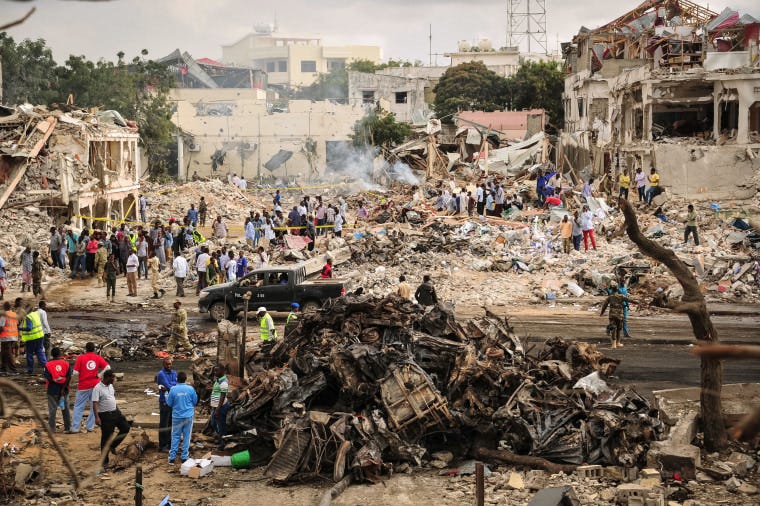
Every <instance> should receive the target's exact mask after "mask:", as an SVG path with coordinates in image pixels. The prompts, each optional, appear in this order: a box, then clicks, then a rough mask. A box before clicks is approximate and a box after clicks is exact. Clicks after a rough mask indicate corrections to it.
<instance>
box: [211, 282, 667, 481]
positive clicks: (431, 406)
mask: <svg viewBox="0 0 760 506" xmlns="http://www.w3.org/2000/svg"><path fill="white" fill-rule="evenodd" d="M617 363H618V361H616V360H615V359H611V358H609V357H605V356H604V355H602V354H601V353H599V352H598V351H597V350H596V349H595V348H594V347H593V346H592V345H585V344H583V343H572V342H566V341H564V340H562V339H559V338H557V339H553V340H550V341H548V342H547V343H546V347H545V349H543V350H542V351H541V352H540V353H539V355H538V356H536V357H532V356H529V355H528V354H526V352H525V350H524V347H523V345H522V342H521V341H520V339H519V338H518V337H517V336H516V335H515V334H514V332H513V331H512V329H511V327H510V326H509V323H508V321H507V320H506V319H504V318H499V317H497V316H496V315H493V314H487V315H486V316H484V317H482V318H477V319H474V320H471V321H469V322H466V323H465V324H460V323H459V322H457V320H456V318H455V317H454V315H453V311H452V308H451V307H447V306H445V305H438V306H437V307H435V308H433V309H431V310H429V311H427V312H425V311H424V310H423V309H422V308H420V307H419V306H418V305H415V304H412V303H411V302H409V301H408V300H405V299H401V298H398V297H396V296H389V297H385V298H376V297H372V296H368V295H355V294H352V295H347V296H345V297H341V298H339V299H334V300H331V301H329V302H328V303H327V304H326V306H325V307H323V308H322V309H320V310H318V311H316V312H313V313H306V314H304V315H303V316H302V317H301V318H300V319H299V320H298V323H297V325H296V327H295V328H294V329H291V330H290V332H289V333H288V337H287V338H286V339H281V340H279V341H278V342H277V343H276V344H275V345H274V346H273V347H271V348H270V349H268V351H262V352H257V353H254V354H252V355H250V360H249V361H248V363H247V365H246V367H247V369H248V371H249V372H250V374H249V378H248V379H247V380H246V383H245V384H244V385H243V386H242V387H241V388H240V389H238V392H237V395H235V394H231V399H232V406H231V408H230V411H229V414H228V433H229V434H233V439H232V440H234V441H235V442H243V443H244V444H246V440H247V441H248V443H247V444H249V446H250V447H253V445H254V444H258V447H257V448H259V449H260V448H267V447H268V448H270V449H271V450H270V453H268V454H265V455H264V457H265V458H266V457H267V456H269V458H270V460H269V465H268V466H267V469H266V473H265V474H266V476H268V477H270V478H272V479H273V480H276V481H280V482H291V481H294V480H303V479H309V478H314V477H322V478H326V479H332V480H335V481H338V480H340V479H341V478H342V477H343V476H344V475H345V473H348V472H350V473H352V474H353V476H354V478H356V479H358V480H364V481H376V480H377V479H379V477H380V475H381V474H382V473H383V472H385V470H386V469H387V466H388V462H391V461H405V462H410V463H413V464H416V465H419V464H420V463H421V462H422V459H423V458H424V456H425V454H426V452H427V451H428V448H429V449H430V451H434V449H437V448H434V446H433V445H435V444H439V443H436V442H435V441H436V438H438V439H440V438H441V437H443V438H444V439H445V438H449V439H450V438H452V437H453V438H455V439H458V440H461V441H464V442H465V445H466V444H469V443H467V442H469V441H471V440H473V436H474V435H475V433H477V432H486V433H490V434H491V435H496V436H497V437H499V438H500V439H501V440H502V444H503V445H505V446H508V447H510V448H511V449H513V451H515V452H517V453H523V454H530V455H535V456H542V457H545V458H548V459H551V460H554V461H559V462H570V463H581V462H596V463H616V464H618V463H622V464H626V465H634V464H637V463H640V461H641V458H642V455H643V452H644V451H645V449H646V445H647V443H648V442H649V441H651V440H654V439H656V438H657V436H658V434H659V426H658V423H659V421H658V420H657V419H656V412H651V411H650V408H649V406H648V404H647V403H646V400H645V399H643V398H641V397H640V396H638V395H637V394H635V393H634V392H630V391H621V392H615V391H614V390H612V389H609V388H606V387H605V388H603V389H600V390H598V391H597V390H594V392H593V393H592V392H591V391H586V390H583V389H582V388H578V389H573V385H575V384H576V381H577V380H578V379H579V378H581V377H584V376H585V375H587V374H588V373H589V372H599V371H601V372H610V371H612V370H614V367H615V366H616V365H617ZM264 365H266V368H265V367H264ZM200 377H203V376H202V375H200V374H199V378H200ZM584 379H586V380H587V381H586V382H585V383H583V382H582V383H579V385H588V384H591V385H593V386H597V385H598V383H599V381H601V379H599V378H598V377H596V376H595V377H594V378H593V381H590V380H589V379H588V378H584ZM600 392H601V393H600ZM262 441H263V442H265V443H267V444H266V445H261V444H259V443H261V442H262ZM426 446H427V448H426ZM465 451H466V449H465ZM259 456H261V453H260V452H259Z"/></svg>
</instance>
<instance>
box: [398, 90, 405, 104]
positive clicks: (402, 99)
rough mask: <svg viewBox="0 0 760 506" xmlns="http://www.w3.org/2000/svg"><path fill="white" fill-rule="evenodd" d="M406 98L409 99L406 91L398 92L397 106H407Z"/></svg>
mask: <svg viewBox="0 0 760 506" xmlns="http://www.w3.org/2000/svg"><path fill="white" fill-rule="evenodd" d="M406 97H407V92H406V91H397V92H396V103H397V104H405V103H406Z"/></svg>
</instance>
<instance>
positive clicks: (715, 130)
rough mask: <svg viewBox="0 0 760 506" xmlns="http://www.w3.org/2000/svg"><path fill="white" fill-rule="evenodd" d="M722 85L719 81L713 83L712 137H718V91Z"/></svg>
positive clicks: (719, 91)
mask: <svg viewBox="0 0 760 506" xmlns="http://www.w3.org/2000/svg"><path fill="white" fill-rule="evenodd" d="M722 90H723V85H722V83H721V82H720V81H715V82H714V83H713V139H716V140H717V139H718V137H720V100H719V98H720V93H721V91H722Z"/></svg>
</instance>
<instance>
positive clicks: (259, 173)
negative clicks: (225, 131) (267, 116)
mask: <svg viewBox="0 0 760 506" xmlns="http://www.w3.org/2000/svg"><path fill="white" fill-rule="evenodd" d="M257 117H258V122H259V144H258V146H256V154H257V155H258V158H259V162H258V166H257V169H256V177H257V178H259V184H261V113H258V114H257Z"/></svg>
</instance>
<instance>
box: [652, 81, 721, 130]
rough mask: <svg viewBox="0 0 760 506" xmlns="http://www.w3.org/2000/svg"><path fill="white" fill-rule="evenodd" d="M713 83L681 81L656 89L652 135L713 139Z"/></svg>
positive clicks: (654, 93) (653, 99) (653, 102)
mask: <svg viewBox="0 0 760 506" xmlns="http://www.w3.org/2000/svg"><path fill="white" fill-rule="evenodd" d="M713 102H714V98H713V85H712V83H704V82H699V83H681V84H679V85H678V86H659V87H655V88H654V89H653V90H652V137H653V138H654V139H657V138H660V137H700V138H704V139H706V138H709V137H710V136H711V135H712V128H713V116H714V113H713Z"/></svg>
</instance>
